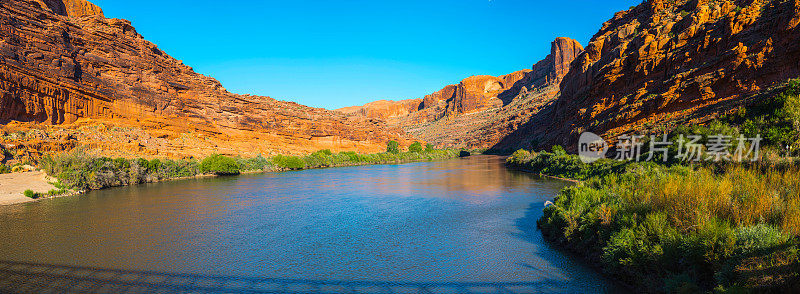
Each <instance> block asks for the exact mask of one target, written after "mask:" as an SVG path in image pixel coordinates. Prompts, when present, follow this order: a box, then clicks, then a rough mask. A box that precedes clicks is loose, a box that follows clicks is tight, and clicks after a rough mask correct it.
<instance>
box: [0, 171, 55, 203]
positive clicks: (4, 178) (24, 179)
mask: <svg viewBox="0 0 800 294" xmlns="http://www.w3.org/2000/svg"><path fill="white" fill-rule="evenodd" d="M52 181H53V179H51V178H50V177H48V176H47V174H46V173H45V172H44V171H35V172H24V173H9V174H0V205H11V204H18V203H25V202H32V201H36V199H33V198H30V197H25V195H24V194H23V193H24V192H25V191H26V190H31V191H33V192H35V193H41V194H46V193H48V192H49V191H51V190H53V189H56V187H55V186H54V185H53V184H51V182H52Z"/></svg>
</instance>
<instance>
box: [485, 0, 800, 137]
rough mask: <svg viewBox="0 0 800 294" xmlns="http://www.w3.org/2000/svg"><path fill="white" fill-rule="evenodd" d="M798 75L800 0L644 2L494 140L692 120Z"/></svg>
mask: <svg viewBox="0 0 800 294" xmlns="http://www.w3.org/2000/svg"><path fill="white" fill-rule="evenodd" d="M799 76H800V0H781V1H768V0H739V1H733V0H688V1H687V0H672V1H667V0H648V1H646V2H645V3H643V4H641V5H639V6H636V7H634V8H632V9H629V10H627V11H622V12H619V13H617V14H616V15H615V16H614V17H613V18H612V19H611V20H609V21H607V22H606V23H604V24H603V26H602V28H601V29H600V31H599V32H598V33H597V34H595V36H594V37H593V38H592V39H591V42H590V43H589V44H588V45H587V46H586V51H584V53H582V54H581V55H579V56H578V58H577V59H576V60H575V61H574V62H573V63H572V65H571V68H570V70H569V72H568V73H567V74H566V75H565V77H564V79H563V81H562V83H561V85H560V91H561V95H560V97H559V98H558V99H557V101H555V102H554V103H552V104H551V105H549V106H547V107H546V109H543V110H542V111H541V112H539V113H537V114H535V115H534V117H533V118H532V119H531V122H529V123H528V124H527V125H526V126H523V127H521V128H520V129H519V130H518V131H516V132H514V133H512V134H511V135H509V136H507V137H506V138H504V140H502V142H500V143H499V144H498V145H497V146H496V147H497V148H499V149H506V148H518V147H526V145H528V143H529V142H531V141H538V142H546V143H547V144H549V145H552V144H562V145H565V146H569V147H570V149H574V148H572V147H574V143H575V142H576V141H577V138H578V136H579V135H580V133H581V132H583V131H592V132H595V133H598V134H601V135H602V136H603V137H605V138H607V139H613V138H614V137H616V136H617V135H620V134H625V133H631V132H639V133H647V132H654V131H656V130H654V129H653V126H658V127H662V128H663V127H669V126H674V125H676V124H700V123H704V122H707V121H709V120H710V119H713V118H715V117H718V116H720V115H723V114H725V113H726V112H730V111H733V110H735V109H737V108H738V107H741V106H743V105H747V104H748V103H752V102H753V100H754V99H758V98H757V97H758V96H757V94H758V93H760V92H763V91H766V90H769V89H770V88H771V87H776V86H779V85H781V84H783V83H785V82H787V80H789V79H793V78H797V77H799Z"/></svg>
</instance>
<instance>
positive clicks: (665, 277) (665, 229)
mask: <svg viewBox="0 0 800 294" xmlns="http://www.w3.org/2000/svg"><path fill="white" fill-rule="evenodd" d="M508 165H509V166H510V167H516V168H521V169H525V170H527V171H530V172H534V173H540V174H543V175H549V176H555V177H565V178H569V179H577V180H581V182H579V183H578V184H576V185H573V186H570V187H567V188H564V189H563V190H562V191H560V192H559V194H558V195H557V196H556V198H555V200H554V201H553V204H552V205H549V206H547V207H546V208H545V209H544V215H543V216H542V217H541V218H540V219H539V220H538V222H537V226H538V228H539V229H540V230H541V231H542V234H543V235H544V236H545V238H546V239H548V240H549V241H551V242H552V243H554V244H556V245H558V246H559V247H562V248H565V249H568V250H570V251H573V252H575V253H577V254H578V255H580V256H582V257H583V258H585V259H586V260H587V261H589V262H590V264H592V265H594V266H596V267H598V268H600V269H602V270H603V271H604V273H605V274H607V275H609V276H611V277H612V278H614V279H615V280H617V281H619V282H621V283H622V284H623V285H627V286H630V287H631V288H633V289H636V290H639V291H645V292H653V293H697V292H714V293H742V292H740V291H743V292H744V293H747V292H752V291H756V292H763V291H768V292H770V291H778V292H781V291H790V290H797V289H800V242H799V241H800V238H799V236H800V166H798V164H796V163H786V162H781V163H763V162H762V163H758V164H753V165H740V164H728V165H696V166H687V165H671V166H668V165H663V164H655V163H647V162H642V163H638V162H615V161H611V160H601V161H597V162H594V163H591V164H587V163H583V162H581V161H580V159H579V158H578V156H576V155H568V154H559V153H558V152H539V153H531V152H528V151H523V152H518V153H515V155H514V156H512V157H510V158H509V159H508Z"/></svg>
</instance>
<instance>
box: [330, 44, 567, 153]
mask: <svg viewBox="0 0 800 294" xmlns="http://www.w3.org/2000/svg"><path fill="white" fill-rule="evenodd" d="M582 50H583V47H582V46H581V45H580V44H579V43H578V42H577V41H575V40H572V39H569V38H557V39H556V40H555V41H553V43H552V46H551V51H550V54H549V55H548V56H547V57H546V58H545V59H544V60H542V61H540V62H538V63H536V64H535V65H534V66H533V68H532V69H524V70H520V71H517V72H514V73H510V74H507V75H503V76H499V77H494V76H486V75H481V76H472V77H469V78H466V79H464V80H462V81H461V82H460V83H458V84H454V85H448V86H445V87H444V88H443V89H441V90H439V91H437V92H435V93H432V94H429V95H426V96H425V97H423V98H422V99H421V100H420V99H410V100H401V101H386V100H383V101H378V102H373V103H369V104H366V105H364V106H355V107H347V108H343V109H340V111H342V112H345V113H356V114H360V115H364V116H367V117H371V118H378V119H383V120H386V121H387V122H388V123H389V125H390V126H396V127H400V128H402V129H404V130H405V131H406V132H408V133H409V134H411V135H413V136H414V137H416V138H419V139H422V140H425V141H428V142H432V143H435V144H437V145H440V146H449V147H472V148H485V147H490V146H493V145H494V144H495V143H497V142H498V141H499V140H500V139H501V138H503V137H504V136H505V135H507V134H509V133H511V132H513V131H514V130H516V128H517V127H518V126H519V125H522V124H523V123H524V122H527V120H528V118H530V114H531V113H535V112H537V110H538V109H539V108H540V107H542V106H543V105H544V104H545V102H546V101H549V100H551V99H552V98H553V97H555V95H556V93H557V86H558V84H559V82H560V81H561V79H562V78H563V77H564V75H566V74H567V72H568V71H569V68H570V67H569V65H570V63H571V62H572V60H574V59H575V58H576V57H577V56H578V55H579V54H580V53H581V52H582Z"/></svg>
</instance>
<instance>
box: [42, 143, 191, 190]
mask: <svg viewBox="0 0 800 294" xmlns="http://www.w3.org/2000/svg"><path fill="white" fill-rule="evenodd" d="M40 167H41V168H42V169H44V170H45V172H47V174H49V175H51V176H54V177H56V178H57V179H58V180H59V181H60V182H62V183H64V184H65V185H66V186H68V187H69V188H74V189H78V190H89V189H102V188H107V187H116V186H125V185H134V184H141V183H150V182H156V181H160V180H164V179H171V178H179V177H188V176H195V175H197V174H198V173H199V164H198V163H197V161H195V160H177V161H174V160H160V159H153V160H146V159H142V158H139V159H125V158H116V159H111V158H107V157H95V156H91V155H88V154H86V153H84V152H82V151H80V150H77V151H74V152H71V153H65V154H60V155H56V156H47V157H45V158H43V159H42V160H41V162H40Z"/></svg>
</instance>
